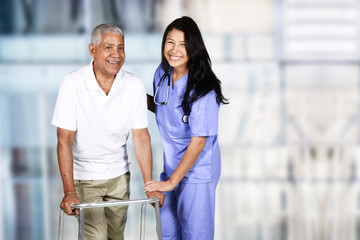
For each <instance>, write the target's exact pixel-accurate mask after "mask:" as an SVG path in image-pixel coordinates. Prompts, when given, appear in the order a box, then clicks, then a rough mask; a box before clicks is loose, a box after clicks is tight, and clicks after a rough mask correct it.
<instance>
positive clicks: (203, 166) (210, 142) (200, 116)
mask: <svg viewBox="0 0 360 240" xmlns="http://www.w3.org/2000/svg"><path fill="white" fill-rule="evenodd" d="M163 75H164V70H163V69H162V67H161V65H160V66H159V67H158V68H157V70H156V72H155V74H154V82H153V86H154V92H155V91H156V88H157V86H158V84H159V81H160V79H161V77H162V76H163ZM169 76H170V89H169V97H168V101H167V104H166V105H156V107H155V114H156V122H157V125H158V128H159V133H160V137H161V140H162V145H163V151H164V171H163V173H162V176H161V178H162V179H165V180H166V179H168V178H170V176H171V174H172V173H173V172H174V170H175V169H176V167H177V166H178V165H179V163H180V161H181V159H182V157H183V155H184V153H185V151H186V149H187V147H188V145H189V143H190V140H191V137H192V136H194V137H206V145H205V147H204V149H203V150H202V152H201V153H200V155H199V157H198V159H197V160H196V162H195V164H194V165H193V167H192V168H191V169H190V170H189V172H188V173H187V174H186V175H185V177H184V178H183V179H182V180H181V182H187V183H204V182H210V181H211V180H213V179H215V178H218V177H219V175H220V150H219V145H218V136H217V135H218V112H219V104H218V103H217V101H216V94H215V92H214V91H211V92H209V93H208V94H207V95H205V96H203V97H201V98H200V99H198V100H197V101H195V102H194V103H193V104H192V106H191V111H190V114H189V116H188V122H187V123H186V122H184V121H183V116H184V114H185V113H184V111H183V109H182V107H181V103H182V99H183V95H184V92H185V88H186V83H187V78H188V75H185V76H183V77H182V78H180V79H178V80H177V81H176V82H175V84H173V81H172V68H171V69H170V73H169ZM167 84H168V79H167V78H165V79H164V80H163V81H162V83H161V84H160V86H159V89H158V92H157V96H156V101H157V102H162V101H165V99H166V98H167V88H168V86H167Z"/></svg>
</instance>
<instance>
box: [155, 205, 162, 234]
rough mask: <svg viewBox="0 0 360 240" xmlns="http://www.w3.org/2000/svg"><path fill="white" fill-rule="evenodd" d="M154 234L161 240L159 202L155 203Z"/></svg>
mask: <svg viewBox="0 0 360 240" xmlns="http://www.w3.org/2000/svg"><path fill="white" fill-rule="evenodd" d="M155 218H156V232H157V236H158V239H160V240H161V239H162V234H161V222H160V207H159V200H158V201H156V202H155Z"/></svg>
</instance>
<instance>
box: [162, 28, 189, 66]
mask: <svg viewBox="0 0 360 240" xmlns="http://www.w3.org/2000/svg"><path fill="white" fill-rule="evenodd" d="M164 57H165V58H166V60H167V61H168V63H169V65H170V66H172V67H173V68H174V69H179V70H180V69H181V68H184V69H186V70H187V62H188V61H189V57H188V54H187V52H186V46H185V34H184V32H182V31H180V30H177V29H175V28H174V29H172V30H170V32H169V33H168V34H167V36H166V40H165V45H164Z"/></svg>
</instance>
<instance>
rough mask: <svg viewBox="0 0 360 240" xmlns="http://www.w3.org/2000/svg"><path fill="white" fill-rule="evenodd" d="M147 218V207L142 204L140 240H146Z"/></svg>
mask: <svg viewBox="0 0 360 240" xmlns="http://www.w3.org/2000/svg"><path fill="white" fill-rule="evenodd" d="M145 218H146V206H145V204H144V203H143V204H141V216H140V240H145Z"/></svg>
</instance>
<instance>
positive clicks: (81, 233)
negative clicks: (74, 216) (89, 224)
mask: <svg viewBox="0 0 360 240" xmlns="http://www.w3.org/2000/svg"><path fill="white" fill-rule="evenodd" d="M84 211H85V209H84V208H79V235H78V240H83V239H84V215H85V212H84Z"/></svg>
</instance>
